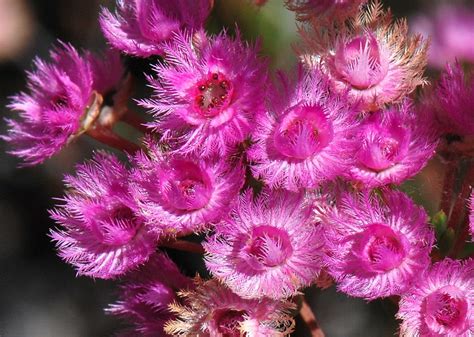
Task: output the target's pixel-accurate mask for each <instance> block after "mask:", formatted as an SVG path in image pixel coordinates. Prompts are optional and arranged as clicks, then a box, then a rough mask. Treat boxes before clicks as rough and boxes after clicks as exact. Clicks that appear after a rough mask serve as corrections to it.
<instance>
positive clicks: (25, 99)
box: [0, 43, 123, 165]
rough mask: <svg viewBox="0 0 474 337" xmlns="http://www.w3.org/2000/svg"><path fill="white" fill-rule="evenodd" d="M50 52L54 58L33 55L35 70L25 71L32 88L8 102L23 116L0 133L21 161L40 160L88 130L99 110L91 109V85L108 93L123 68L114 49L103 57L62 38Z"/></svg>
mask: <svg viewBox="0 0 474 337" xmlns="http://www.w3.org/2000/svg"><path fill="white" fill-rule="evenodd" d="M50 55H51V59H52V63H46V62H44V61H43V60H41V59H39V58H37V59H36V60H35V62H34V65H35V67H36V70H35V71H32V72H29V73H28V88H29V91H30V93H24V92H23V93H20V94H18V95H16V96H14V97H13V98H12V102H11V104H10V105H9V107H10V108H11V109H12V110H15V111H18V112H19V114H20V118H21V119H20V120H13V119H7V120H6V121H7V124H8V126H9V128H10V130H9V132H8V134H7V135H3V136H0V137H1V138H2V139H4V140H6V141H7V142H9V143H10V144H11V145H12V147H13V150H11V151H10V153H11V154H13V155H15V156H17V157H20V158H22V159H23V160H24V165H36V164H39V163H41V162H43V161H44V160H46V159H48V158H50V157H52V156H53V155H55V154H56V153H58V152H59V151H60V150H61V149H62V148H63V147H64V146H66V145H67V143H68V142H70V141H71V140H73V139H74V138H75V137H77V136H78V135H80V134H81V133H83V132H85V131H87V130H88V128H89V127H90V126H91V125H92V124H93V123H94V121H95V119H96V118H97V117H98V111H89V106H90V105H91V104H92V103H93V99H94V91H97V92H99V94H102V95H105V94H107V92H108V91H110V90H112V89H113V87H114V85H116V84H117V83H118V81H119V79H120V77H121V75H122V73H123V69H122V66H121V64H120V59H119V56H118V54H113V53H109V54H108V55H107V56H108V57H107V60H105V59H103V60H102V59H99V58H97V57H96V56H93V55H92V54H89V53H86V54H85V55H84V56H80V55H79V53H78V52H77V51H76V49H74V47H72V46H71V45H69V44H63V43H61V44H60V47H58V48H56V49H54V50H53V51H51V53H50ZM95 74H101V75H103V76H100V77H99V76H95Z"/></svg>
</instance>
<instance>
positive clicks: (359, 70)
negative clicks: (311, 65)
mask: <svg viewBox="0 0 474 337" xmlns="http://www.w3.org/2000/svg"><path fill="white" fill-rule="evenodd" d="M334 66H335V69H336V72H337V73H338V74H339V75H340V76H341V77H342V78H343V79H344V80H345V81H346V82H349V83H350V84H351V85H352V86H353V87H354V88H356V89H358V90H365V89H369V88H371V87H373V86H375V85H377V84H378V83H379V82H380V81H381V80H382V79H383V78H384V77H385V75H386V74H387V72H388V62H387V60H386V59H385V56H384V55H383V53H381V50H380V48H379V44H378V42H377V39H376V38H375V36H373V35H372V34H369V35H367V36H358V37H355V38H354V39H352V40H351V41H349V42H348V43H345V44H341V45H340V46H339V48H337V50H336V55H335V58H334Z"/></svg>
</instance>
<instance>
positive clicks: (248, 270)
mask: <svg viewBox="0 0 474 337" xmlns="http://www.w3.org/2000/svg"><path fill="white" fill-rule="evenodd" d="M266 193H268V195H267V194H266ZM321 242H322V238H321V237H320V232H319V227H318V226H316V225H315V224H314V223H313V222H312V220H311V208H310V207H309V206H308V205H307V204H305V202H304V200H303V195H302V194H301V193H292V192H288V191H275V192H269V191H266V192H265V194H264V195H261V196H259V197H257V198H256V199H254V197H253V196H252V194H251V193H249V192H247V193H245V194H244V195H243V196H242V197H241V198H240V199H239V202H238V204H237V206H236V207H235V209H234V210H233V212H232V213H231V217H230V218H229V219H228V220H226V221H223V222H222V223H220V224H218V225H216V234H215V235H214V236H213V237H210V238H208V240H207V242H205V243H204V249H205V250H206V252H207V256H206V266H207V268H208V269H209V270H210V271H211V273H212V274H213V275H214V276H215V277H216V278H217V279H219V280H221V281H223V282H224V283H225V284H226V285H227V286H228V287H229V288H230V289H231V290H232V291H234V292H235V293H236V294H238V295H239V296H241V297H244V298H261V297H262V296H266V297H270V298H274V299H281V298H285V297H288V296H291V295H294V294H296V292H297V291H298V289H300V288H302V287H305V286H308V285H310V284H311V282H313V281H314V280H315V279H316V278H317V277H318V274H319V272H320V270H321V249H322V244H321Z"/></svg>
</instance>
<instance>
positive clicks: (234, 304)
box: [165, 279, 294, 337]
mask: <svg viewBox="0 0 474 337" xmlns="http://www.w3.org/2000/svg"><path fill="white" fill-rule="evenodd" d="M179 295H180V297H181V299H182V301H183V302H184V304H183V305H180V304H178V303H175V304H173V305H171V306H170V308H171V311H172V312H173V313H175V314H176V315H177V316H178V318H177V319H175V320H173V321H170V322H168V323H167V324H166V326H165V331H166V332H167V333H169V334H170V335H173V336H216V337H224V336H245V337H263V336H267V337H283V336H287V335H289V334H290V333H291V332H292V330H293V325H294V322H293V319H292V318H291V317H290V316H289V315H288V311H289V310H290V309H292V308H293V305H292V304H290V303H289V302H281V301H274V300H271V299H268V298H262V299H259V300H250V299H243V298H241V297H239V296H238V295H236V294H235V293H233V292H232V291H231V290H229V289H228V288H226V287H225V286H224V285H222V284H221V283H219V282H218V281H217V280H215V279H212V280H209V281H202V280H200V279H197V281H196V289H195V290H194V291H181V292H180V293H179Z"/></svg>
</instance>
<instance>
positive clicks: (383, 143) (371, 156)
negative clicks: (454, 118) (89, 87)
mask: <svg viewBox="0 0 474 337" xmlns="http://www.w3.org/2000/svg"><path fill="white" fill-rule="evenodd" d="M429 124H430V123H429V122H428V121H427V120H426V118H424V116H422V115H420V114H419V111H415V110H414V107H413V105H412V104H411V103H410V102H409V101H404V102H403V103H402V104H401V105H399V106H392V107H390V108H387V109H385V110H382V111H377V112H375V113H374V114H373V115H371V116H369V117H368V118H367V119H366V120H365V121H364V122H363V123H362V125H361V126H360V127H359V128H358V129H357V136H356V137H355V138H354V141H355V143H356V150H355V153H354V155H355V158H356V164H355V165H354V166H352V167H351V169H350V170H349V171H348V172H347V174H346V176H348V177H349V178H351V179H352V180H355V181H358V182H360V183H361V184H362V185H363V186H364V187H366V188H373V187H377V186H382V185H387V184H400V183H402V182H403V181H405V180H406V179H408V178H410V177H412V176H414V175H415V174H417V173H418V172H419V171H420V170H421V169H422V168H423V167H424V166H425V165H426V163H427V162H428V160H429V159H430V158H431V157H432V156H433V155H434V154H435V150H436V145H437V141H436V138H435V132H434V131H433V129H432V128H430V127H429Z"/></svg>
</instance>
